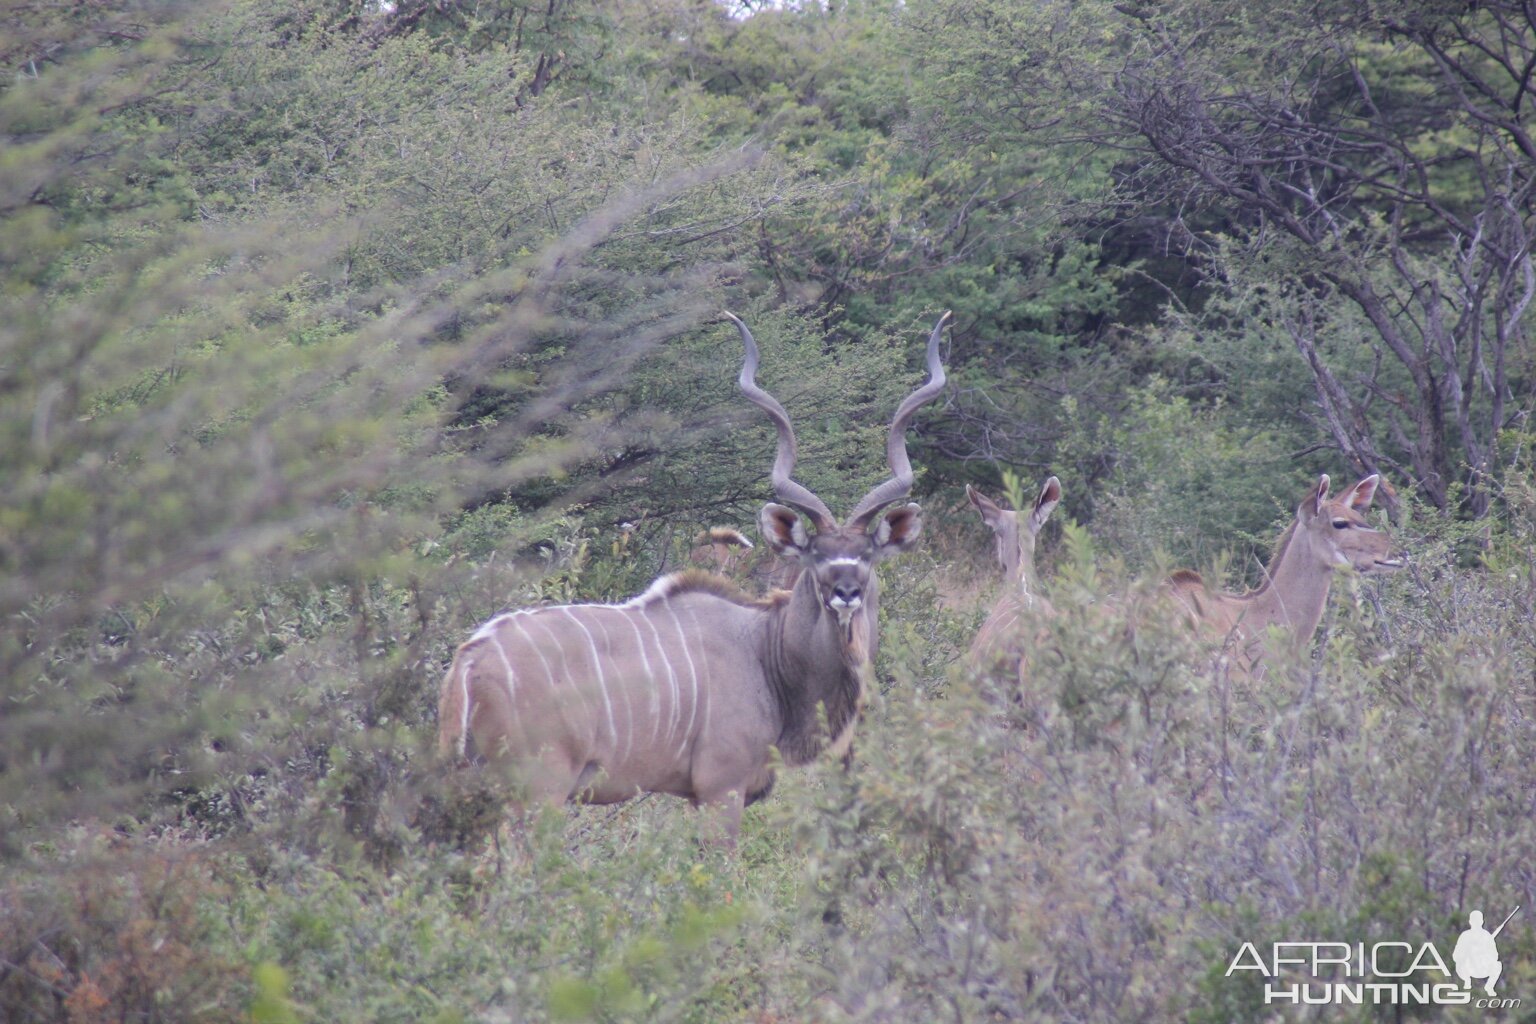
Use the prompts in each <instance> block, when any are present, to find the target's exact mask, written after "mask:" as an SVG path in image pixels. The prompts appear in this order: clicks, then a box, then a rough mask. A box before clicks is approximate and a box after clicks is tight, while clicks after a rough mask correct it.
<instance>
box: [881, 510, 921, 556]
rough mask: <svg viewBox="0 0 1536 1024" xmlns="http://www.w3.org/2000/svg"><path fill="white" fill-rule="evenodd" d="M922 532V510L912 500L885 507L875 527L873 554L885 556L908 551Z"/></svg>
mask: <svg viewBox="0 0 1536 1024" xmlns="http://www.w3.org/2000/svg"><path fill="white" fill-rule="evenodd" d="M922 533H923V510H922V509H921V508H919V507H918V506H917V504H916V503H914V502H908V503H907V504H905V505H897V506H896V507H895V508H891V509H886V511H885V513H884V514H883V515H881V516H880V523H879V525H877V526H876V527H875V556H876V557H877V558H886V557H888V556H890V555H899V554H901V553H902V552H903V551H910V550H911V549H912V548H913V546H915V545H916V544H917V538H918V537H920V536H922Z"/></svg>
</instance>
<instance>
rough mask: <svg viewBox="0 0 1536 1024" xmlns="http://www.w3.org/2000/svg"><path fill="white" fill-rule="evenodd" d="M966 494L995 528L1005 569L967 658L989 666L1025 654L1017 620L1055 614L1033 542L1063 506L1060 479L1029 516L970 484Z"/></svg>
mask: <svg viewBox="0 0 1536 1024" xmlns="http://www.w3.org/2000/svg"><path fill="white" fill-rule="evenodd" d="M965 496H966V498H967V499H968V500H969V501H970V503H971V505H972V506H973V507H974V508H975V509H976V511H977V512H979V513H980V514H981V521H982V522H984V523H986V524H987V526H989V527H990V528H991V529H992V532H993V534H994V535H995V539H996V541H997V561H998V564H999V565H1001V566H1002V569H1003V591H1002V593H1001V594H1000V595H999V596H998V599H997V604H996V605H995V606H994V607H993V609H992V614H990V615H988V616H987V621H986V622H984V623H982V626H981V629H980V631H979V632H977V634H976V639H975V640H973V641H972V642H971V649H970V653H969V654H968V655H967V657H968V660H969V661H970V664H971V665H973V666H975V667H977V668H990V667H992V666H994V665H995V664H997V662H998V661H1000V660H1002V659H1003V658H1005V657H1007V658H1009V659H1010V660H1012V659H1016V658H1019V657H1021V656H1022V654H1023V650H1022V645H1023V644H1024V643H1026V642H1028V641H1027V638H1025V637H1021V636H1018V632H1019V628H1018V623H1019V619H1020V618H1021V617H1023V616H1026V615H1029V614H1041V613H1043V614H1047V615H1049V614H1050V612H1051V605H1050V602H1049V601H1047V600H1046V599H1045V598H1043V597H1041V596H1040V595H1039V593H1038V591H1039V585H1038V582H1037V581H1036V578H1035V540H1036V538H1038V537H1039V535H1040V528H1041V527H1043V526H1044V525H1045V521H1046V520H1047V519H1049V518H1050V517H1051V513H1052V512H1053V511H1055V509H1056V506H1057V505H1058V504H1060V503H1061V481H1060V480H1058V479H1056V478H1055V477H1054V476H1053V477H1048V478H1047V479H1046V481H1045V483H1044V484H1042V485H1041V486H1040V494H1039V495H1038V496H1037V497H1036V498H1035V503H1034V505H1032V506H1031V507H1030V510H1029V513H1028V514H1027V515H1025V514H1021V513H1019V512H1016V511H1013V510H1010V509H1005V508H1002V507H1001V506H999V505H998V504H997V502H995V501H993V500H992V499H991V498H988V497H987V496H986V495H985V494H982V493H981V492H980V491H978V490H977V489H976V488H974V487H972V486H971V485H970V484H966V485H965Z"/></svg>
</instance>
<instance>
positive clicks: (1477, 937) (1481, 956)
mask: <svg viewBox="0 0 1536 1024" xmlns="http://www.w3.org/2000/svg"><path fill="white" fill-rule="evenodd" d="M1518 913H1520V908H1519V907H1516V908H1515V909H1514V910H1511V911H1510V912H1509V917H1506V918H1505V919H1504V923H1503V924H1501V925H1499V926H1498V927H1497V928H1495V929H1494V930H1493V931H1491V932H1490V931H1487V930H1485V929H1484V928H1483V912H1482V911H1481V910H1474V911H1472V913H1471V914H1469V915H1467V924H1469V925H1471V927H1470V928H1468V929H1467V930H1466V931H1464V932H1462V933H1461V938H1459V939H1457V940H1456V948H1455V949H1454V950H1452V951H1451V960H1452V962H1453V963H1455V964H1456V976H1457V977H1458V978H1460V979H1461V986H1462V988H1471V987H1472V979H1473V978H1486V979H1488V981H1487V984H1486V985H1484V987H1483V991H1485V992H1487V993H1488V994H1489V995H1490V996H1491V995H1493V983H1494V982H1496V981H1498V980H1499V975H1500V974H1501V973H1503V970H1504V965H1503V964H1502V963H1500V962H1499V947H1498V945H1497V944H1496V943H1495V942H1494V941H1493V940H1494V939H1496V938H1498V937H1499V932H1501V931H1503V930H1504V925H1506V924H1509V922H1510V920H1511V919H1512V918H1513V917H1514V916H1515V915H1516V914H1518Z"/></svg>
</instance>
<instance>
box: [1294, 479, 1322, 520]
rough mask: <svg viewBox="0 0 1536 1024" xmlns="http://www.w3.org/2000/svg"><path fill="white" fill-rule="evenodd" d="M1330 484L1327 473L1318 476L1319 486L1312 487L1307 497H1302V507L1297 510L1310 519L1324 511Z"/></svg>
mask: <svg viewBox="0 0 1536 1024" xmlns="http://www.w3.org/2000/svg"><path fill="white" fill-rule="evenodd" d="M1328 484H1329V480H1328V474H1327V473H1324V474H1323V475H1322V476H1320V477H1318V478H1317V486H1316V487H1314V488H1312V490H1311V491H1309V492H1308V493H1307V496H1306V497H1305V498H1302V499H1301V507H1300V508H1299V509H1297V511H1298V512H1301V513H1302V514H1304V515H1305V516H1306V517H1307V518H1308V519H1311V518H1312V517H1313V516H1316V515H1320V514H1321V513H1322V511H1323V503H1324V502H1326V501H1327V500H1328Z"/></svg>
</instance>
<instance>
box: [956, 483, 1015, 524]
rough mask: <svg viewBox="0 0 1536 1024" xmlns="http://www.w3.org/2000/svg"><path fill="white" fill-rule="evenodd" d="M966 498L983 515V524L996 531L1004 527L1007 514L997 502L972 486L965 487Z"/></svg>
mask: <svg viewBox="0 0 1536 1024" xmlns="http://www.w3.org/2000/svg"><path fill="white" fill-rule="evenodd" d="M965 497H966V500H967V501H969V502H970V503H971V505H972V507H973V508H975V509H976V511H977V512H980V513H981V521H982V522H984V523H986V524H987V525H988V526H990V527H992V529H994V530H996V529H999V528H1001V527H1002V525H1003V522H1004V520H1005V518H1006V516H1007V512H1005V511H1004V510H1003V509H1002V508H1001V507H1000V506H999V505H998V504H997V502H995V501H993V500H992V499H991V498H989V497H987V496H986V495H985V494H982V493H981V492H980V491H978V490H977V489H976V488H974V487H972V486H971V485H970V484H966V485H965Z"/></svg>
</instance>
